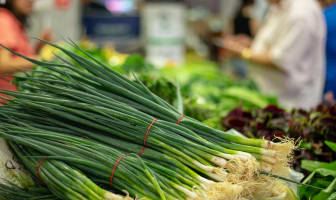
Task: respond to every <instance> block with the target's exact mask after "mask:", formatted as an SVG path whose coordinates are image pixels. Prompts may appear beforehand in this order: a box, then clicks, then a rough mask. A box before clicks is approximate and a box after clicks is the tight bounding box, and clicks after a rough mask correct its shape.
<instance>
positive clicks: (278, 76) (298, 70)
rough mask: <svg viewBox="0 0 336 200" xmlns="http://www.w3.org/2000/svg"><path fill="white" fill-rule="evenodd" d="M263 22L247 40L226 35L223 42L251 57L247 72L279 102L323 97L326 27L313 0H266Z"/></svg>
mask: <svg viewBox="0 0 336 200" xmlns="http://www.w3.org/2000/svg"><path fill="white" fill-rule="evenodd" d="M268 1H269V3H270V4H271V5H272V7H271V9H270V11H269V13H268V16H267V18H266V21H265V23H264V25H263V26H262V27H261V29H260V30H259V32H258V33H257V35H256V38H255V39H254V40H253V41H252V42H251V43H250V44H249V43H248V42H246V41H244V42H239V41H237V40H232V39H226V40H224V42H223V45H224V47H225V48H226V49H227V50H228V51H230V52H231V53H232V54H234V55H235V56H239V57H241V58H243V59H245V60H247V61H249V62H250V64H251V67H250V69H249V72H250V76H251V78H252V79H254V80H255V81H256V83H257V84H258V85H259V87H260V89H261V90H262V92H265V93H269V94H274V95H277V96H278V99H279V102H280V104H282V105H284V106H286V107H289V108H293V107H297V108H306V109H308V108H311V107H313V106H315V105H316V104H318V103H319V102H321V100H322V94H323V88H324V80H325V51H324V50H325V35H326V27H325V20H324V17H323V13H322V10H321V8H320V6H319V5H318V2H317V1H315V0H268Z"/></svg>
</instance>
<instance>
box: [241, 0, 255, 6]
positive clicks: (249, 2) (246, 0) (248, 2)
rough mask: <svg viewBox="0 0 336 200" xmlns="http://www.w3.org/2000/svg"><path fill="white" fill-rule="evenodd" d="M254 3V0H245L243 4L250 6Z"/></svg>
mask: <svg viewBox="0 0 336 200" xmlns="http://www.w3.org/2000/svg"><path fill="white" fill-rule="evenodd" d="M253 4H254V0H243V2H242V5H243V6H250V5H253Z"/></svg>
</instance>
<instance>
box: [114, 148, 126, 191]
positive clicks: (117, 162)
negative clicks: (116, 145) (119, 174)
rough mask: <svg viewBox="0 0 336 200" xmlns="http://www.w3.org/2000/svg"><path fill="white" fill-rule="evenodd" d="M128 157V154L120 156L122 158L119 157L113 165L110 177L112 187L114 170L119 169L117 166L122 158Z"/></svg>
mask: <svg viewBox="0 0 336 200" xmlns="http://www.w3.org/2000/svg"><path fill="white" fill-rule="evenodd" d="M126 157H127V156H126V155H122V156H120V158H118V160H117V161H116V162H115V163H114V165H113V170H112V173H111V177H110V185H111V187H112V184H113V177H114V172H115V170H116V169H117V167H118V165H119V163H120V161H121V160H122V159H124V158H126Z"/></svg>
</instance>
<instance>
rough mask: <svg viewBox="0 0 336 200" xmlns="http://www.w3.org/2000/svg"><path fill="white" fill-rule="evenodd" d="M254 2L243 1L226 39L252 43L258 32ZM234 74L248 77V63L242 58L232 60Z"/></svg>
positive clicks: (250, 0) (249, 0)
mask: <svg viewBox="0 0 336 200" xmlns="http://www.w3.org/2000/svg"><path fill="white" fill-rule="evenodd" d="M254 3H255V1H254V0H242V2H241V5H240V7H239V9H238V11H237V13H236V15H235V17H234V18H233V20H232V24H231V28H230V30H229V32H226V33H225V35H224V37H225V38H227V39H228V38H230V40H239V41H241V42H243V41H244V42H245V41H247V42H248V43H250V40H251V38H252V37H253V36H254V35H255V33H256V31H257V21H256V19H254V17H253V16H252V15H253V10H252V9H253V6H254ZM230 63H231V65H232V72H233V73H234V75H235V76H237V77H245V76H246V71H247V69H246V68H247V67H246V62H245V61H244V60H242V59H240V58H231V59H230Z"/></svg>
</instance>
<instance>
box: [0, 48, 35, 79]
mask: <svg viewBox="0 0 336 200" xmlns="http://www.w3.org/2000/svg"><path fill="white" fill-rule="evenodd" d="M35 59H36V58H35ZM34 65H35V64H33V63H31V62H29V61H27V60H24V59H22V58H18V57H13V56H12V55H11V53H10V52H9V51H7V50H5V49H3V48H0V74H13V73H17V72H20V71H22V70H24V71H25V70H30V69H31V68H33V67H34Z"/></svg>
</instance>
